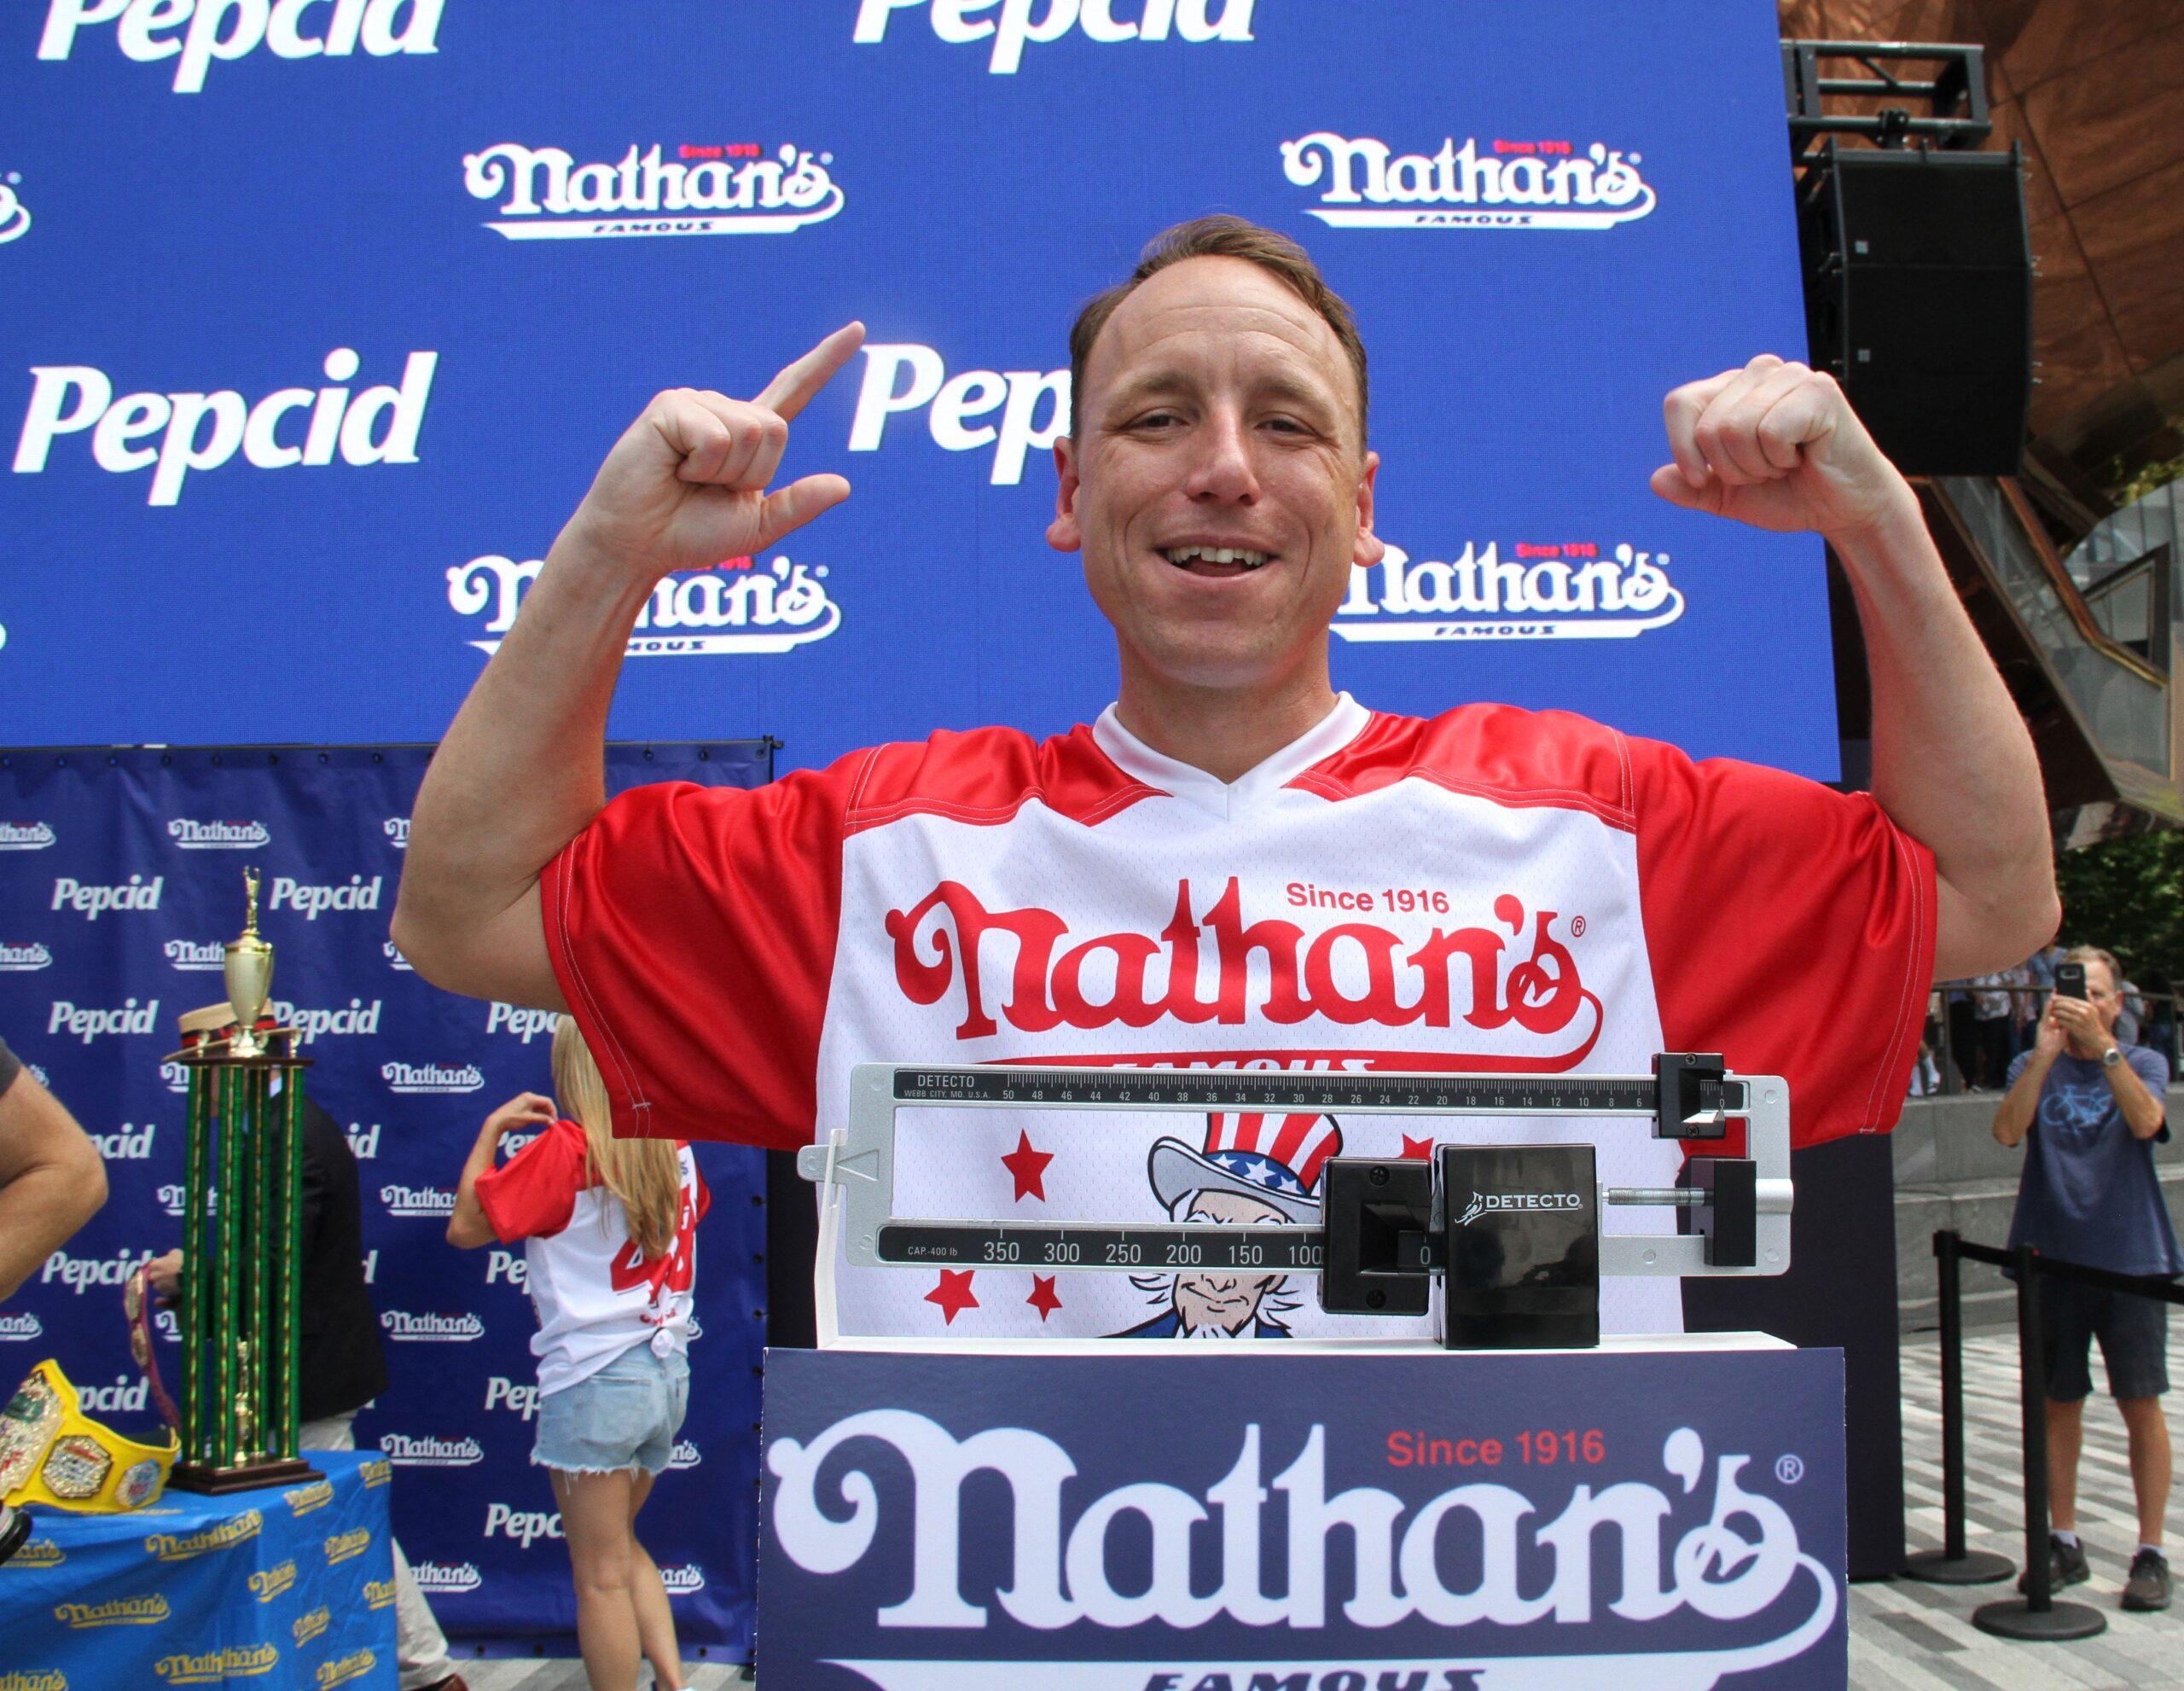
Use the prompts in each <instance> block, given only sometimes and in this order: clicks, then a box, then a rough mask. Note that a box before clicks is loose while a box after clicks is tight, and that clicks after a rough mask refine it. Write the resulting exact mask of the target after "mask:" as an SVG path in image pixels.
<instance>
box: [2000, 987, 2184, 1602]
mask: <svg viewBox="0 0 2184 1691" xmlns="http://www.w3.org/2000/svg"><path fill="white" fill-rule="evenodd" d="M2122 982H2123V972H2122V971H2121V970H2120V969H2118V968H2117V966H2116V960H2115V959H2114V958H2113V957H2112V956H2110V955H2109V954H2108V953H2107V952H2106V951H2104V950H2100V949H2099V948H2098V947H2095V946H2091V945H2081V946H2079V947H2077V949H2075V950H2072V951H2071V953H2070V954H2069V956H2067V957H2065V960H2064V961H2063V962H2062V963H2061V964H2060V965H2059V966H2058V967H2057V969H2056V978H2055V991H2054V995H2053V997H2051V998H2049V1000H2048V1001H2047V1011H2046V1013H2045V1014H2043V1015H2042V1017H2041V1019H2040V1031H2039V1033H2038V1035H2037V1036H2036V1038H2035V1039H2034V1042H2033V1047H2032V1049H2030V1051H2027V1052H2025V1053H2024V1055H2021V1056H2019V1057H2018V1059H2017V1061H2015V1062H2014V1063H2013V1064H2012V1065H2011V1066H2010V1072H2009V1087H2008V1090H2007V1092H2006V1093H2005V1094H2004V1095H2003V1097H2002V1101H2001V1107H1999V1108H1998V1109H1996V1110H1995V1138H1996V1139H1997V1140H1999V1141H2001V1143H2003V1144H2005V1145H2018V1144H2023V1145H2024V1146H2025V1148H2026V1150H2025V1160H2024V1176H2023V1178H2022V1179H2021V1181H2020V1182H2019V1184H2018V1199H2017V1214H2016V1217H2015V1219H2014V1220H2013V1222H2012V1223H2011V1224H2010V1244H2011V1246H2012V1247H2013V1248H2014V1247H2015V1246H2018V1245H2030V1246H2034V1247H2036V1249H2038V1250H2039V1251H2040V1252H2041V1253H2042V1255H2043V1256H2047V1257H2050V1258H2053V1259H2055V1260H2056V1261H2058V1262H2065V1263H2077V1264H2082V1265H2083V1266H2085V1267H2088V1268H2098V1269H2106V1270H2109V1271H2110V1272H2111V1273H2115V1274H2124V1275H2133V1276H2145V1277H2146V1278H2147V1279H2149V1280H2152V1281H2164V1280H2168V1279H2170V1278H2172V1277H2174V1276H2176V1275H2178V1274H2184V1249H2180V1247H2179V1246H2178V1244H2177V1239H2176V1230H2175V1227H2174V1226H2173V1225H2172V1224H2171V1223H2170V1221H2169V1211H2168V1207H2167V1206H2166V1205H2165V1204H2164V1202H2163V1200H2162V1195H2161V1187H2160V1183H2159V1181H2158V1177H2156V1174H2155V1171H2154V1163H2153V1145H2154V1142H2156V1141H2157V1140H2164V1139H2166V1138H2168V1137H2169V1126H2168V1120H2167V1107H2166V1103H2165V1099H2166V1095H2167V1090H2168V1086H2169V1063H2168V1061H2167V1059H2165V1058H2164V1057H2163V1056H2162V1055H2161V1054H2160V1053H2158V1052H2156V1051H2149V1050H2147V1049H2144V1048H2143V1047H2140V1046H2137V1045H2132V1044H2128V1043H2121V1042H2119V1041H2118V1040H2117V1037H2116V1022H2117V1017H2118V1015H2119V1014H2121V1013H2122V1010H2123V993H2122V991H2121V986H2122ZM2040 1298H2041V1301H2040V1318H2041V1324H2042V1339H2043V1344H2044V1348H2045V1351H2046V1356H2045V1361H2046V1364H2047V1475H2048V1480H2047V1484H2048V1494H2049V1506H2050V1519H2051V1520H2052V1521H2053V1536H2052V1538H2051V1541H2050V1545H2049V1553H2050V1555H2051V1557H2052V1559H2053V1570H2054V1583H2055V1585H2056V1586H2057V1587H2061V1586H2065V1585H2071V1584H2075V1583H2077V1582H2078V1581H2079V1580H2082V1579H2084V1578H2087V1577H2088V1573H2089V1572H2090V1570H2089V1569H2088V1566H2087V1562H2086V1554H2085V1549H2084V1546H2083V1545H2082V1543H2080V1542H2079V1539H2078V1534H2077V1472H2078V1452H2079V1449H2080V1447H2081V1445H2082V1442H2083V1437H2084V1421H2083V1412H2084V1408H2085V1399H2086V1398H2087V1396H2088V1394H2089V1393H2090V1392H2092V1390H2093V1380H2092V1375H2091V1374H2090V1373H2089V1372H2088V1368H2087V1352H2088V1345H2089V1344H2090V1341H2091V1340H2092V1339H2094V1337H2096V1336H2097V1337H2098V1338H2099V1339H2100V1354H2101V1358H2102V1360H2103V1361H2104V1362H2105V1363H2106V1364H2107V1367H2108V1389H2109V1392H2110V1395H2111V1396H2112V1397H2113V1398H2115V1399H2116V1407H2117V1410H2118V1411H2119V1412H2121V1414H2122V1415H2123V1425H2124V1428H2125V1430H2126V1432H2128V1434H2129V1440H2130V1461H2131V1484H2132V1489H2133V1491H2134V1492H2135V1495H2136V1497H2137V1500H2138V1511H2139V1545H2138V1549H2137V1551H2136V1553H2135V1554H2134V1555H2133V1557H2132V1559H2131V1567H2130V1573H2129V1578H2128V1579H2127V1580H2126V1582H2125V1583H2124V1587H2123V1607H2125V1608H2127V1609H2160V1608H2166V1607H2168V1606H2169V1563H2168V1560H2167V1559H2166V1558H2165V1556H2164V1554H2163V1550H2162V1525H2163V1517H2164V1514H2165V1512H2166V1509H2167V1506H2168V1500H2169V1474H2170V1459H2169V1427H2168V1423H2167V1422H2166V1421H2164V1419H2163V1416H2162V1409H2161V1397H2162V1394H2163V1393H2164V1392H2166V1391H2168V1390H2169V1368H2168V1338H2169V1321H2168V1316H2169V1305H2167V1304H2166V1303H2164V1302H2161V1301H2158V1300H2157V1299H2152V1298H2141V1297H2139V1296H2136V1295H2135V1294H2133V1293H2127V1292H2117V1291H2110V1290H2108V1289H2106V1287H2094V1286H2088V1285H2084V1284H2082V1283H2078V1282H2074V1281H2066V1280H2061V1279H2058V1278H2053V1277H2049V1276H2042V1280H2041V1282H2040Z"/></svg>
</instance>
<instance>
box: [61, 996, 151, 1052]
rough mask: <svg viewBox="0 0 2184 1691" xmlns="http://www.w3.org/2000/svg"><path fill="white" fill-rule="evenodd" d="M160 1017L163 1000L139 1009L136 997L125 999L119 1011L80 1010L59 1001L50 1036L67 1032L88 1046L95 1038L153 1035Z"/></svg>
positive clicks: (63, 1001)
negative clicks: (136, 1034)
mask: <svg viewBox="0 0 2184 1691" xmlns="http://www.w3.org/2000/svg"><path fill="white" fill-rule="evenodd" d="M159 1014H160V1001H159V1000H158V999H156V998H154V999H153V1000H152V1002H150V1003H148V1004H146V1005H143V1006H142V1007H141V1008H139V1006H138V1005H137V1001H136V1000H135V999H134V998H129V999H125V1000H124V1001H123V1002H122V1006H121V1008H119V1009H118V1010H93V1009H78V1008H76V1006H75V1005H73V1004H71V1003H69V1002H67V1001H66V1000H65V999H64V1000H56V1001H55V1003H54V1006H53V1010H52V1013H51V1014H49V1016H48V1017H47V1018H46V1023H45V1031H47V1032H48V1033H67V1035H69V1036H70V1037H72V1038H76V1039H80V1040H82V1041H83V1042H84V1043H85V1044H86V1045H88V1044H90V1043H91V1041H93V1040H94V1039H99V1038H104V1037H108V1036H110V1035H114V1034H131V1033H150V1032H153V1031H155V1029H154V1024H155V1023H156V1021H157V1020H158V1017H159Z"/></svg>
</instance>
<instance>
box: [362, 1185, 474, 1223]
mask: <svg viewBox="0 0 2184 1691" xmlns="http://www.w3.org/2000/svg"><path fill="white" fill-rule="evenodd" d="M379 1200H380V1202H381V1203H382V1204H384V1205H386V1212H387V1214H389V1215H391V1216H434V1217H439V1216H451V1215H453V1214H454V1213H455V1194H454V1193H452V1192H450V1191H449V1190H448V1189H447V1188H445V1187H441V1186H397V1185H387V1186H382V1187H380V1189H379Z"/></svg>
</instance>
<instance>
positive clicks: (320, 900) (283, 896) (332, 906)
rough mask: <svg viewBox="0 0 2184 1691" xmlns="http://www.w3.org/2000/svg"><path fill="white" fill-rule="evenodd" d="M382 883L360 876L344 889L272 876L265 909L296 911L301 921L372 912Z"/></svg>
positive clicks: (376, 877) (353, 877) (378, 877)
mask: <svg viewBox="0 0 2184 1691" xmlns="http://www.w3.org/2000/svg"><path fill="white" fill-rule="evenodd" d="M385 882H386V876H385V875H374V876H373V877H372V878H371V879H370V880H369V881H368V880H365V879H364V878H363V876H362V875H351V876H350V877H349V883H348V885H347V886H313V885H311V884H310V883H309V882H306V881H300V880H296V879H295V878H294V877H293V876H292V875H275V876H274V877H273V891H272V893H271V894H270V896H269V897H268V898H267V899H266V900H265V908H266V909H269V910H278V909H284V908H285V909H291V910H295V911H298V912H299V913H300V914H301V915H302V916H303V919H304V920H305V921H317V920H318V919H319V917H321V916H322V915H325V914H326V913H327V912H328V910H376V909H378V908H379V893H380V886H382V885H384V884H385Z"/></svg>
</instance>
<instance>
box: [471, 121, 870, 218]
mask: <svg viewBox="0 0 2184 1691" xmlns="http://www.w3.org/2000/svg"><path fill="white" fill-rule="evenodd" d="M833 163H834V154H832V153H817V152H813V151H811V150H810V149H809V148H803V147H797V146H793V145H784V146H782V147H781V148H777V149H775V152H774V154H772V156H770V157H767V156H764V155H762V154H761V153H760V151H759V148H758V146H757V144H756V143H754V142H726V143H723V144H718V145H715V144H711V143H686V144H684V145H683V146H679V147H677V148H675V149H674V150H673V151H672V152H669V151H668V150H667V149H666V148H663V147H662V146H661V145H660V144H659V142H653V144H652V145H651V146H650V147H648V148H646V149H645V150H644V151H643V152H642V153H640V152H639V151H638V150H637V147H636V142H631V143H630V148H629V150H628V151H627V152H625V153H624V154H622V156H621V157H620V158H619V159H618V160H615V161H614V162H613V163H612V164H607V163H603V162H601V163H596V164H585V165H580V164H578V162H577V161H576V158H575V156H574V155H573V154H570V153H566V152H564V151H563V150H562V149H561V148H559V147H525V146H522V145H520V143H518V142H513V141H503V142H501V143H500V144H499V145H498V146H497V147H488V148H484V149H483V150H481V151H479V152H476V153H471V154H466V155H465V156H464V158H463V160H462V185H463V187H464V188H465V189H467V190H468V192H469V194H470V195H471V197H472V198H473V199H476V200H499V201H500V202H501V203H500V213H501V215H500V217H499V218H497V219H488V220H487V222H486V224H485V227H486V228H488V229H490V230H494V231H496V232H497V233H498V234H500V235H503V236H505V237H506V238H507V239H508V240H510V241H584V240H596V239H599V238H601V237H609V238H612V237H615V236H628V235H787V234H790V233H792V232H793V231H794V230H799V229H801V228H803V227H804V225H805V224H816V223H824V222H826V221H827V219H828V218H831V217H833V216H834V214H835V213H836V212H839V211H840V210H841V209H842V200H843V195H842V190H841V187H840V185H839V183H836V182H835V180H834V177H832V176H831V175H829V174H828V169H827V167H828V166H829V165H831V164H833Z"/></svg>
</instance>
